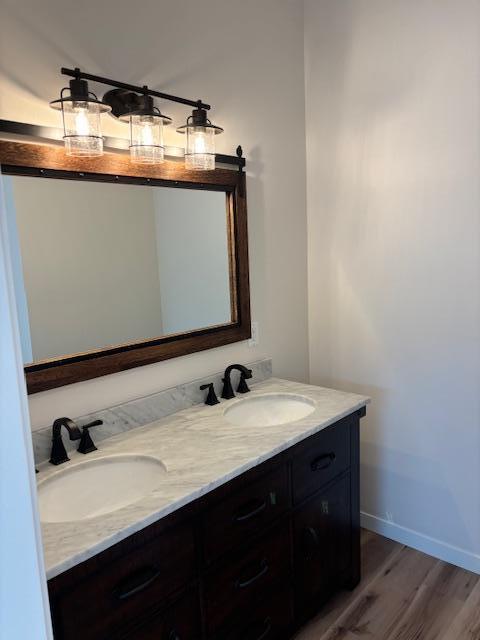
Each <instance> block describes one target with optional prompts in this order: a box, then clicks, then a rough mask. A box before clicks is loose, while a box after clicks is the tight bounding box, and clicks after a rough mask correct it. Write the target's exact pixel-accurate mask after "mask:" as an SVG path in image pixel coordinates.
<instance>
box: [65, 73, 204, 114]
mask: <svg viewBox="0 0 480 640" xmlns="http://www.w3.org/2000/svg"><path fill="white" fill-rule="evenodd" d="M61 72H62V74H63V75H64V76H70V77H71V78H75V79H76V80H90V81H91V82H98V83H100V84H106V85H108V86H110V87H116V88H117V89H125V90H126V91H133V92H134V93H142V94H146V95H149V96H153V97H154V98H162V100H169V101H170V102H179V103H180V104H186V105H188V106H190V107H196V108H197V109H205V110H206V111H208V110H209V109H210V108H211V106H210V105H209V104H205V102H202V101H201V100H189V99H188V98H180V97H179V96H174V95H171V94H169V93H163V92H162V91H155V90H154V89H149V88H148V87H145V86H142V87H140V86H137V85H134V84H128V83H126V82H118V81H117V80H112V79H111V78H103V77H102V76H96V75H93V74H91V73H84V72H83V71H80V69H79V68H78V67H77V68H76V69H66V68H65V67H62V69H61Z"/></svg>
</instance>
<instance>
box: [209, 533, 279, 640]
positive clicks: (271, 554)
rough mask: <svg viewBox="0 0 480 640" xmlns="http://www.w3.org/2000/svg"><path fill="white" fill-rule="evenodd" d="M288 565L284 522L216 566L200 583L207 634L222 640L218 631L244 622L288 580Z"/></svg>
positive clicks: (222, 635)
mask: <svg viewBox="0 0 480 640" xmlns="http://www.w3.org/2000/svg"><path fill="white" fill-rule="evenodd" d="M289 565H290V556H289V527H288V522H285V521H284V522H282V523H281V524H279V525H278V526H276V527H275V528H274V529H273V530H272V531H270V532H268V533H267V534H266V535H264V536H262V538H261V539H260V540H256V541H251V542H250V543H249V544H248V547H247V548H245V547H242V548H241V549H237V550H236V552H235V553H234V554H232V555H231V556H230V557H229V558H228V559H225V560H223V561H222V562H221V563H220V564H219V565H218V566H216V567H215V568H214V569H213V570H212V571H211V572H210V573H209V574H208V575H207V576H206V578H205V584H204V605H205V607H204V608H205V613H206V619H207V628H208V632H209V634H211V635H219V636H220V637H224V634H222V633H220V630H221V629H222V628H226V627H227V628H230V626H231V621H232V620H236V619H241V621H242V622H245V620H246V618H247V617H248V616H249V615H250V614H251V612H252V610H253V608H254V607H255V606H257V605H258V603H259V602H261V601H262V600H263V599H264V598H265V597H266V596H267V595H268V594H269V593H271V592H272V589H273V588H274V586H275V585H276V584H284V583H286V582H287V581H288V578H289V569H290V566H289ZM265 637H267V636H266V635H265Z"/></svg>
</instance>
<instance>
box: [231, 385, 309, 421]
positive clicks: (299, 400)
mask: <svg viewBox="0 0 480 640" xmlns="http://www.w3.org/2000/svg"><path fill="white" fill-rule="evenodd" d="M312 411H315V403H314V402H312V400H310V399H309V398H306V397H305V396H300V395H296V394H294V393H265V394H262V395H259V396H252V397H250V398H245V400H238V401H237V402H235V403H234V404H232V405H231V406H230V407H228V409H226V410H225V413H224V416H225V418H226V419H227V420H228V422H230V423H231V424H235V425H239V426H247V427H272V426H274V425H276V424H287V423H289V422H295V420H301V419H302V418H305V417H306V416H308V415H309V414H310V413H312Z"/></svg>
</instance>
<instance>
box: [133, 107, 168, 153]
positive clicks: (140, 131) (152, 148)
mask: <svg viewBox="0 0 480 640" xmlns="http://www.w3.org/2000/svg"><path fill="white" fill-rule="evenodd" d="M164 151H165V150H164V146H163V121H162V118H161V117H159V116H156V115H132V116H130V159H131V160H132V162H136V163H139V164H157V163H160V162H163V159H164Z"/></svg>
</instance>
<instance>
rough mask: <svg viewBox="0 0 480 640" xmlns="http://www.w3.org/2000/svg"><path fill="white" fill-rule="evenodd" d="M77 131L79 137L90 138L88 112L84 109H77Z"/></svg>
mask: <svg viewBox="0 0 480 640" xmlns="http://www.w3.org/2000/svg"><path fill="white" fill-rule="evenodd" d="M74 111H75V129H76V130H77V136H88V135H89V134H90V124H89V122H88V110H87V109H85V108H83V107H75V109H74Z"/></svg>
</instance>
